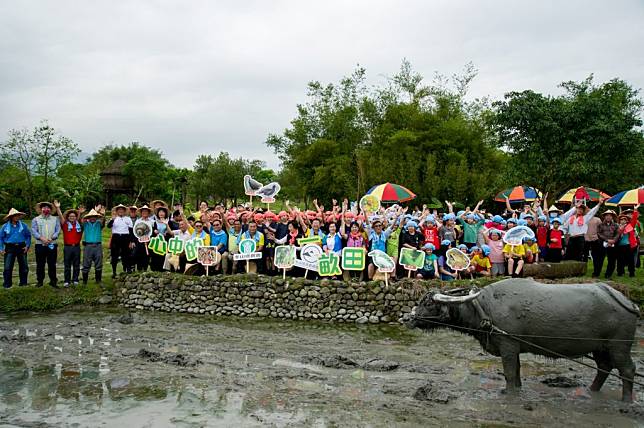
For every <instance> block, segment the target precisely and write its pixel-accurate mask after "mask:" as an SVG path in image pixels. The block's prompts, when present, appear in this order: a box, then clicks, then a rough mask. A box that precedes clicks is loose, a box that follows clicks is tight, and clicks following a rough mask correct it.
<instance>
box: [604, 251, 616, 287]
mask: <svg viewBox="0 0 644 428" xmlns="http://www.w3.org/2000/svg"><path fill="white" fill-rule="evenodd" d="M606 259H607V260H608V262H607V263H606V273H605V274H604V277H606V279H608V278H610V277H611V275H613V272H615V265H616V263H617V247H608V248H606Z"/></svg>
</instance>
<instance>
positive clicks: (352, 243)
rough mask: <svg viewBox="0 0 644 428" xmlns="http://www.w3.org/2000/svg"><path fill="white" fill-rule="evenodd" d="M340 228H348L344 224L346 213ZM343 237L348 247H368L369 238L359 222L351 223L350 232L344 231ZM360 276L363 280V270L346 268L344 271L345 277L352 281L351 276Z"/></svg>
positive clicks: (346, 279)
mask: <svg viewBox="0 0 644 428" xmlns="http://www.w3.org/2000/svg"><path fill="white" fill-rule="evenodd" d="M340 230H341V231H342V230H346V229H345V225H344V215H343V216H342V223H341V225H340ZM342 238H344V239H346V241H347V245H346V248H364V249H365V251H366V249H367V240H366V239H365V237H364V235H363V234H362V232H361V231H360V226H359V225H358V223H357V222H355V221H354V222H353V223H351V227H350V229H349V233H348V234H346V233H343V234H342ZM355 276H358V277H359V278H360V280H361V281H362V277H363V275H362V271H360V272H357V271H348V270H345V271H344V272H343V278H344V280H345V281H350V280H351V277H355Z"/></svg>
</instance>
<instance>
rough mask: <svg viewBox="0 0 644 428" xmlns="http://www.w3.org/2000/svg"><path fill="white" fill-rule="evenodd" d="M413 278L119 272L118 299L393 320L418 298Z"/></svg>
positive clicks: (138, 304)
mask: <svg viewBox="0 0 644 428" xmlns="http://www.w3.org/2000/svg"><path fill="white" fill-rule="evenodd" d="M413 283H414V281H409V282H407V281H402V282H397V283H396V284H395V285H392V286H390V287H389V288H388V289H386V288H385V286H384V283H381V282H360V283H346V282H342V281H330V280H322V281H312V280H304V279H301V278H297V279H287V280H282V279H281V278H271V277H266V276H261V275H259V276H258V275H233V276H213V277H186V276H182V275H175V274H170V273H163V274H158V273H144V274H138V275H128V276H122V277H120V278H119V279H117V281H116V288H117V298H118V301H119V303H120V304H121V305H122V306H124V307H126V308H134V309H146V310H157V311H164V312H184V313H192V314H212V315H233V316H242V317H272V318H278V319H298V320H308V319H314V320H327V321H335V322H356V323H361V324H364V323H372V324H377V323H387V322H398V321H399V320H400V319H401V318H402V316H403V315H404V314H406V313H408V312H410V311H411V308H412V307H413V306H414V305H415V304H416V302H417V301H418V298H419V296H418V288H417V287H418V286H417V285H416V292H412V291H411V289H412V284H413Z"/></svg>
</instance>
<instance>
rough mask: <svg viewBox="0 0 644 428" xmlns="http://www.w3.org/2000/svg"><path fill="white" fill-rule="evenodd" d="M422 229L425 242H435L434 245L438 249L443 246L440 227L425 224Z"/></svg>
mask: <svg viewBox="0 0 644 428" xmlns="http://www.w3.org/2000/svg"><path fill="white" fill-rule="evenodd" d="M422 231H423V238H424V242H423V244H434V247H435V248H436V249H438V248H440V247H441V242H440V238H439V237H438V228H437V227H436V226H433V227H426V226H423V227H422Z"/></svg>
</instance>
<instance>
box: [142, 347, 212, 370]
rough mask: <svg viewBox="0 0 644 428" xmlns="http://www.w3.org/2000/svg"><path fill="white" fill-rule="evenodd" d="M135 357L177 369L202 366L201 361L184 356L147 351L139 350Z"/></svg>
mask: <svg viewBox="0 0 644 428" xmlns="http://www.w3.org/2000/svg"><path fill="white" fill-rule="evenodd" d="M136 355H137V356H138V357H139V358H142V359H144V360H146V361H150V362H153V363H157V362H162V363H166V364H173V365H175V366H179V367H195V366H197V365H199V364H203V362H202V361H201V360H198V359H197V360H192V359H190V358H189V357H187V356H185V355H184V354H165V355H162V354H161V353H160V352H156V351H148V350H147V349H140V350H139V352H138V353H137V354H136Z"/></svg>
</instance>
